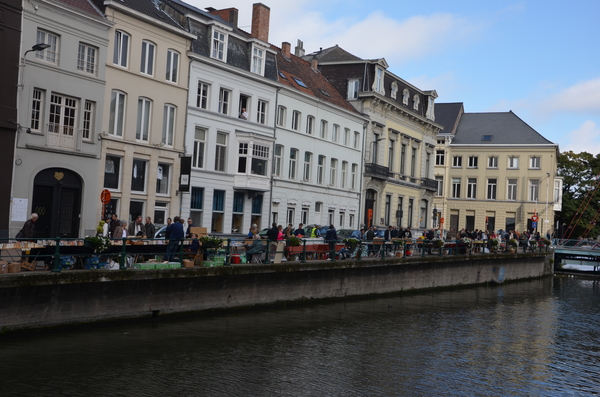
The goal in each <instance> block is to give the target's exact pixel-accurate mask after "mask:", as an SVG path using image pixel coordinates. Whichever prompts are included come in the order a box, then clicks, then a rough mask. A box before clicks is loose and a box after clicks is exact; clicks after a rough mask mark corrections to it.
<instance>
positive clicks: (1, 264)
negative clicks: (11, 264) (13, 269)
mask: <svg viewBox="0 0 600 397" xmlns="http://www.w3.org/2000/svg"><path fill="white" fill-rule="evenodd" d="M0 273H8V262H6V261H0Z"/></svg>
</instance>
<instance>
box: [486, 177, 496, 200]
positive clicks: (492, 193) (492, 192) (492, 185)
mask: <svg viewBox="0 0 600 397" xmlns="http://www.w3.org/2000/svg"><path fill="white" fill-rule="evenodd" d="M497 183H498V180H497V179H496V178H488V180H487V199H488V200H496V190H497Z"/></svg>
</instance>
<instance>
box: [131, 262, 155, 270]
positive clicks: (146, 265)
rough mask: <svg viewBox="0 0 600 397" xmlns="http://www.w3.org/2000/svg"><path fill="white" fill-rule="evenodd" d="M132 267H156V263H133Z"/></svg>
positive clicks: (140, 268)
mask: <svg viewBox="0 0 600 397" xmlns="http://www.w3.org/2000/svg"><path fill="white" fill-rule="evenodd" d="M133 268H134V269H139V270H150V269H156V263H134V264H133Z"/></svg>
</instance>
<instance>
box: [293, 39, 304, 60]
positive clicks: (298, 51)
mask: <svg viewBox="0 0 600 397" xmlns="http://www.w3.org/2000/svg"><path fill="white" fill-rule="evenodd" d="M294 55H296V56H297V57H300V58H302V57H303V56H304V42H303V41H302V40H298V45H297V46H296V48H294Z"/></svg>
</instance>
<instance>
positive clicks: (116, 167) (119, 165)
mask: <svg viewBox="0 0 600 397" xmlns="http://www.w3.org/2000/svg"><path fill="white" fill-rule="evenodd" d="M109 157H110V158H111V159H113V166H112V170H113V171H114V172H112V173H113V174H115V177H116V182H117V186H116V187H113V186H112V184H107V183H106V174H107V169H108V160H109ZM114 159H116V160H118V161H116V162H115V161H114ZM122 171H123V157H122V156H116V155H114V154H110V153H107V154H106V156H105V157H104V177H103V178H102V187H104V188H105V189H109V190H111V191H116V192H118V191H120V190H121V181H122V178H121V172H122Z"/></svg>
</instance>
